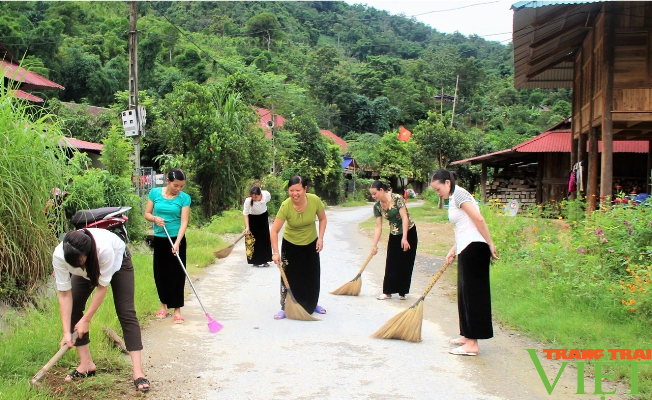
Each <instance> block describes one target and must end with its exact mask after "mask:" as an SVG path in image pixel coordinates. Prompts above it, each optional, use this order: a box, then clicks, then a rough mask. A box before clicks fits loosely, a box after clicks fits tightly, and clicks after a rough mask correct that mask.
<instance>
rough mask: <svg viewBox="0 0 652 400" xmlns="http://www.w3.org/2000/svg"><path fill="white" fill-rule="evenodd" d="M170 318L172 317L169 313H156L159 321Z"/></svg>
mask: <svg viewBox="0 0 652 400" xmlns="http://www.w3.org/2000/svg"><path fill="white" fill-rule="evenodd" d="M169 316H170V313H168V312H167V311H159V312H157V313H156V318H158V319H163V318H167V317H169Z"/></svg>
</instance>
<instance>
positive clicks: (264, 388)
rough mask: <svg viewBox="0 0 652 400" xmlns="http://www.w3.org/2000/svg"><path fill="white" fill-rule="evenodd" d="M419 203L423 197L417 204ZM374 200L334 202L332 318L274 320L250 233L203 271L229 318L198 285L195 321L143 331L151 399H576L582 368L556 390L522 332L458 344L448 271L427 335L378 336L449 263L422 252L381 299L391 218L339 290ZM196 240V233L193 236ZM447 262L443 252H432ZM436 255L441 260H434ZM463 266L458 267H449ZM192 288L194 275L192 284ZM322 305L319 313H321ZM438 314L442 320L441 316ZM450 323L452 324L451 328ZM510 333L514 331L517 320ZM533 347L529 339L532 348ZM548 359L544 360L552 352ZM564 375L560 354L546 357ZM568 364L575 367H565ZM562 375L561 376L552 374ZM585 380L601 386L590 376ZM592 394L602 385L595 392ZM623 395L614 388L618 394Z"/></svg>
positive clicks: (326, 275)
mask: <svg viewBox="0 0 652 400" xmlns="http://www.w3.org/2000/svg"><path fill="white" fill-rule="evenodd" d="M411 206H412V207H413V206H415V205H413V204H412V203H411ZM370 213H371V207H370V206H365V207H356V208H338V207H334V208H330V209H329V210H328V211H327V213H326V214H327V216H328V228H327V229H326V236H325V240H324V242H325V243H324V246H325V247H324V250H323V252H322V253H321V263H322V274H321V277H322V281H321V288H322V292H321V295H320V300H319V303H320V305H321V306H323V307H324V308H326V310H327V311H328V313H327V314H326V315H320V316H319V317H320V318H321V319H322V320H321V321H316V322H306V321H294V320H290V319H284V320H274V319H273V315H274V314H275V313H276V312H277V311H279V309H280V306H279V293H278V290H279V279H280V276H279V272H278V270H277V268H276V267H275V266H272V267H269V268H254V267H251V266H249V265H248V264H247V263H246V259H245V255H244V244H243V243H242V242H241V243H238V244H237V245H236V247H235V248H234V251H233V252H232V253H231V255H230V256H229V257H228V258H226V259H224V260H219V261H218V262H217V263H216V264H215V265H213V266H210V267H208V268H206V270H205V273H204V274H202V275H199V276H198V277H197V278H195V286H196V287H197V289H198V291H199V294H200V296H201V297H202V301H203V302H204V304H205V306H206V307H207V309H208V312H209V313H210V314H211V316H212V317H213V318H215V319H216V320H218V321H220V322H221V323H223V324H224V329H223V330H222V331H221V332H219V333H217V334H211V333H209V331H208V328H207V324H206V318H205V317H204V316H203V314H202V312H201V308H200V307H199V303H198V302H197V300H196V298H195V296H194V295H193V294H192V293H189V295H188V296H187V301H186V307H184V315H185V316H186V323H185V324H183V325H174V324H172V320H171V318H168V319H165V320H162V321H154V322H153V323H152V324H151V325H150V327H149V328H148V329H147V330H145V331H144V342H145V350H144V356H145V368H146V372H147V375H148V377H149V379H150V380H151V381H152V386H153V390H152V391H151V392H150V394H148V396H147V397H148V398H151V399H288V398H290V399H349V398H350V399H451V400H459V399H499V398H500V399H519V400H521V399H528V400H529V399H562V398H564V399H568V398H576V397H582V396H573V395H572V394H573V393H574V389H575V385H574V383H575V382H576V378H574V377H573V376H572V372H571V373H570V375H569V374H568V373H565V375H564V376H563V377H562V378H563V379H561V380H560V382H559V384H558V385H557V388H556V389H555V393H554V394H553V396H549V395H548V394H547V393H546V392H545V390H544V387H543V384H542V383H541V381H540V380H539V377H538V375H537V374H536V372H535V371H534V367H533V366H532V363H531V361H529V360H528V359H527V354H526V353H525V351H524V350H523V349H524V348H532V347H531V346H533V344H531V343H527V344H526V343H525V342H516V340H517V338H514V337H513V336H512V335H513V334H512V333H504V334H503V333H501V332H499V330H500V329H499V328H498V327H496V328H497V333H498V334H497V337H496V338H495V339H493V340H491V341H488V342H486V343H487V344H486V345H485V344H484V343H483V344H482V346H483V354H482V355H481V356H480V357H461V356H452V355H450V354H448V349H449V348H450V346H448V344H447V343H446V341H447V339H448V338H449V337H454V336H455V334H456V333H457V332H456V325H457V315H456V306H455V304H454V303H453V302H451V301H450V297H449V295H450V285H451V283H450V282H449V283H446V282H445V281H444V280H442V281H440V282H439V283H438V285H436V286H435V289H433V292H432V293H431V295H429V297H428V298H427V299H426V307H425V317H424V321H423V328H422V339H423V341H422V342H420V343H409V342H405V341H400V340H382V339H372V338H370V337H369V336H370V335H371V334H372V333H373V332H375V331H376V330H377V329H378V328H380V327H381V326H382V325H383V324H384V323H385V322H386V321H387V320H388V319H390V318H391V317H393V316H394V315H396V314H397V313H399V312H401V311H403V310H405V309H406V308H407V307H409V305H411V304H412V303H413V302H414V301H416V299H417V298H418V296H419V295H420V293H421V292H422V290H423V289H424V288H425V286H426V285H427V283H428V281H429V280H430V276H431V275H432V274H433V273H434V272H436V270H437V269H438V267H439V266H440V265H441V260H436V259H433V258H430V257H423V256H418V259H417V265H416V266H415V276H414V277H413V281H412V293H411V294H410V295H409V296H408V300H407V301H399V300H397V299H396V300H386V301H378V300H376V299H375V296H376V295H378V294H379V293H380V291H381V285H382V279H383V270H384V259H385V248H384V243H385V242H386V239H387V238H386V236H387V235H388V231H387V227H386V226H384V232H383V238H382V239H381V251H380V252H379V254H378V255H377V256H376V257H374V258H373V259H372V261H371V262H370V264H369V266H368V267H367V270H366V271H365V273H364V274H363V276H362V281H363V284H362V292H361V294H360V296H357V297H351V296H334V295H331V294H329V291H331V290H334V289H336V288H338V287H339V286H340V285H342V284H344V283H345V282H347V281H349V280H350V279H352V278H353V277H354V276H355V275H356V273H357V271H358V269H359V268H360V266H361V265H362V263H363V261H364V260H365V259H366V257H367V255H368V254H369V250H370V246H371V240H370V239H369V237H367V236H365V235H363V234H361V233H360V232H359V230H358V224H359V223H360V222H362V221H364V220H365V219H367V218H368V217H369V216H370ZM190 246H192V244H190ZM433 261H437V262H433ZM434 264H437V265H434ZM450 273H452V272H447V274H450ZM186 286H187V288H188V289H190V288H189V287H188V285H186ZM315 315H316V314H315ZM434 321H437V322H439V323H441V324H442V327H440V326H439V325H437V324H436V323H435V322H434ZM442 330H444V331H445V332H446V335H445V334H444V332H443V331H442ZM508 332H509V331H508ZM526 346H530V347H526ZM544 363H545V361H544ZM544 366H545V367H546V368H547V369H548V370H549V371H550V372H548V376H551V377H554V376H555V375H554V374H556V372H557V371H558V366H557V365H552V364H549V365H544ZM566 375H568V376H566ZM553 379H554V378H553ZM586 387H592V382H589V381H587V386H586ZM589 397H591V398H593V397H594V396H589ZM584 398H587V397H584ZM609 398H614V397H611V396H610V397H609Z"/></svg>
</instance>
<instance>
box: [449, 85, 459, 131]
mask: <svg viewBox="0 0 652 400" xmlns="http://www.w3.org/2000/svg"><path fill="white" fill-rule="evenodd" d="M459 84H460V76H459V75H457V80H456V81H455V97H453V115H451V128H452V127H453V121H454V120H455V106H456V105H457V87H458V86H459Z"/></svg>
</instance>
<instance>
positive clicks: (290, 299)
mask: <svg viewBox="0 0 652 400" xmlns="http://www.w3.org/2000/svg"><path fill="white" fill-rule="evenodd" d="M278 269H279V270H280V271H281V277H282V278H283V283H285V287H286V288H287V290H288V293H287V294H288V295H287V296H285V316H286V317H288V318H290V319H296V320H299V321H321V320H320V319H319V318H315V317H313V316H312V315H310V314H308V312H307V311H306V310H305V309H304V308H303V307H302V306H301V304H299V303H297V301H296V300H295V299H294V295H293V294H292V291H291V290H290V284H289V283H288V278H287V276H285V271H284V270H283V267H282V266H281V265H280V264H279V265H278Z"/></svg>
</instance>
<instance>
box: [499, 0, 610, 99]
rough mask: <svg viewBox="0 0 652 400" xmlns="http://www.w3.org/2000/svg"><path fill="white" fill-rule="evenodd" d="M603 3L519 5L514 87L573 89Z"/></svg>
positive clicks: (516, 8) (515, 25) (515, 23)
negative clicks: (579, 58)
mask: <svg viewBox="0 0 652 400" xmlns="http://www.w3.org/2000/svg"><path fill="white" fill-rule="evenodd" d="M603 3H604V2H601V1H563V2H553V1H525V2H519V3H515V4H514V5H513V6H512V9H513V10H514V17H513V32H512V41H513V43H514V87H515V88H517V89H531V88H558V87H572V84H573V60H574V58H575V56H576V55H577V52H578V50H579V49H580V48H581V45H582V42H583V40H584V38H585V36H586V34H587V33H588V31H589V30H590V29H591V28H592V27H593V25H594V23H595V20H596V16H597V15H598V13H599V12H600V10H601V9H602V5H603Z"/></svg>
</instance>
